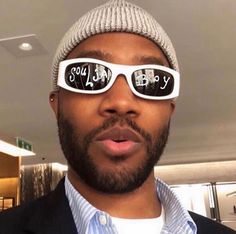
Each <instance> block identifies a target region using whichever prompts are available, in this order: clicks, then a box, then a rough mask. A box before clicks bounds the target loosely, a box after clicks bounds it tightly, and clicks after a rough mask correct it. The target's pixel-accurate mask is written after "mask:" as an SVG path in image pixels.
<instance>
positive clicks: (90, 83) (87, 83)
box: [85, 68, 93, 87]
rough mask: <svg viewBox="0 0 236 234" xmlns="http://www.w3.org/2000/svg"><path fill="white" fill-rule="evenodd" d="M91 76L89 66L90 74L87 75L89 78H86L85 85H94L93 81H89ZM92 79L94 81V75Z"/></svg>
mask: <svg viewBox="0 0 236 234" xmlns="http://www.w3.org/2000/svg"><path fill="white" fill-rule="evenodd" d="M89 78H90V69H89V68H88V75H87V80H86V84H85V86H88V85H90V87H93V82H91V81H89ZM92 81H93V77H92Z"/></svg>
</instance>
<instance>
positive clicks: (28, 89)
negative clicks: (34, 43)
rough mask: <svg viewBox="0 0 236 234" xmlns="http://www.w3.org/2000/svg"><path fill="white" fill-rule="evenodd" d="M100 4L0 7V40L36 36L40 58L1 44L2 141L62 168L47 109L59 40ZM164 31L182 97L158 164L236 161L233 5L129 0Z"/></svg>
mask: <svg viewBox="0 0 236 234" xmlns="http://www.w3.org/2000/svg"><path fill="white" fill-rule="evenodd" d="M104 2H105V1H103V0H86V1H82V0H67V1H65V0H57V1H56V0H42V1H29V0H21V1H18V0H8V1H1V2H0V28H1V30H0V39H5V38H9V37H15V36H24V35H29V34H35V35H36V38H37V40H38V41H39V43H40V44H41V45H42V47H43V48H44V49H43V52H42V53H36V54H35V55H31V56H25V57H19V56H15V55H13V54H12V53H10V52H9V51H8V50H6V49H5V48H4V47H3V46H1V44H0V74H1V78H0V116H1V117H0V139H1V138H3V137H6V136H7V137H11V138H14V137H22V138H24V139H26V140H28V141H30V142H32V143H33V147H34V151H35V153H36V156H34V157H28V158H25V159H23V164H32V163H42V162H62V163H65V160H64V158H63V155H62V153H61V150H60V147H59V142H58V137H57V128H56V121H55V118H54V115H53V113H52V111H51V110H50V108H49V105H48V93H49V92H50V89H51V82H50V66H51V62H52V58H53V55H54V52H55V50H56V47H57V45H58V42H59V40H60V38H61V37H62V36H63V34H64V33H65V31H66V30H67V29H68V27H69V26H70V25H71V24H72V23H73V22H75V21H76V19H77V18H78V17H79V16H81V15H82V14H83V13H85V12H86V11H87V10H89V9H91V8H93V7H95V6H98V5H100V4H101V3H104ZM132 2H133V3H135V4H138V5H140V6H142V7H143V8H145V9H146V10H147V11H149V12H150V13H151V14H152V15H153V16H154V17H156V19H157V20H158V22H159V23H160V24H161V25H162V26H163V27H164V28H165V29H166V31H167V32H168V34H169V36H170V37H171V38H172V40H173V43H174V45H175V48H176V51H177V56H178V59H179V63H180V68H181V94H180V97H179V98H178V101H177V108H176V112H175V116H174V118H173V121H172V125H171V135H170V139H169V142H168V146H167V149H166V151H165V153H164V155H163V157H162V159H161V162H160V163H161V164H175V163H192V162H205V161H218V160H220V161H222V160H234V159H236V105H235V100H236V75H235V74H236V73H235V72H236V63H235V55H236V43H235V42H236V27H235V16H236V15H235V12H236V1H235V0H224V1H223V0H207V1H206V0H198V1H189V0H178V1H177V0H176V1H173V0H145V1H142V0H133V1H132Z"/></svg>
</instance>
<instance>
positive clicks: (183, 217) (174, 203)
mask: <svg viewBox="0 0 236 234" xmlns="http://www.w3.org/2000/svg"><path fill="white" fill-rule="evenodd" d="M156 184H157V195H158V198H159V200H160V201H161V204H162V206H163V207H164V210H165V215H166V216H165V218H166V220H165V224H164V226H163V228H162V231H161V234H173V233H175V234H196V233H197V227H196V225H195V223H194V222H193V220H192V218H191V217H190V215H189V213H188V211H187V210H186V209H185V208H184V207H183V206H182V204H181V202H180V200H179V198H178V197H177V196H176V194H175V193H174V192H173V191H172V190H171V189H170V188H169V186H168V185H167V184H165V183H164V182H163V181H161V180H160V179H157V183H156ZM65 191H66V196H67V198H68V201H69V205H70V208H71V211H72V214H73V218H74V221H75V224H76V228H77V231H78V234H85V233H89V234H92V233H109V234H113V233H114V234H117V231H116V229H115V227H114V225H113V224H112V221H111V217H110V216H109V214H107V213H105V212H103V211H100V210H98V209H96V208H95V207H94V206H92V205H91V204H90V203H89V202H88V201H87V200H86V199H85V198H84V197H82V196H81V195H80V194H79V192H78V191H77V190H76V189H75V188H74V187H73V185H72V184H71V183H70V181H69V179H68V177H67V176H66V178H65ZM101 217H104V219H105V220H106V228H104V230H102V229H101V227H99V224H100V223H101Z"/></svg>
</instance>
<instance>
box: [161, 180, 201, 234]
mask: <svg viewBox="0 0 236 234" xmlns="http://www.w3.org/2000/svg"><path fill="white" fill-rule="evenodd" d="M157 194H158V197H159V199H160V201H161V204H162V205H163V207H164V210H165V214H166V220H165V221H166V223H165V226H164V228H163V229H165V230H168V231H169V233H189V234H190V233H191V234H193V233H197V226H196V224H195V223H194V221H193V219H192V218H191V216H190V215H189V213H188V211H187V210H186V209H185V208H184V206H183V205H182V203H181V201H180V200H179V197H178V196H177V195H176V194H175V193H174V191H173V190H172V189H171V188H170V187H169V186H168V185H167V184H166V183H164V182H163V181H162V180H160V179H157ZM166 233H168V232H166Z"/></svg>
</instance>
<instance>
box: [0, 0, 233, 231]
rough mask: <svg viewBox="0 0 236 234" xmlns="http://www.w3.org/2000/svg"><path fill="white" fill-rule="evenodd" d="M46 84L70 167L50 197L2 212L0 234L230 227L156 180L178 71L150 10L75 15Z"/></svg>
mask: <svg viewBox="0 0 236 234" xmlns="http://www.w3.org/2000/svg"><path fill="white" fill-rule="evenodd" d="M53 89H54V91H53V92H52V93H51V94H50V104H51V107H52V109H53V111H54V112H55V115H56V118H57V122H58V130H59V131H58V132H59V138H60V143H61V147H62V150H63V152H64V155H65V157H66V159H67V161H68V165H69V169H68V174H67V176H66V178H65V180H64V179H63V180H62V181H61V182H60V183H59V185H58V186H57V188H56V190H55V191H54V192H52V193H50V194H49V195H47V196H45V197H43V198H40V199H38V200H36V201H35V202H32V203H30V204H27V205H24V206H21V207H20V208H14V209H12V210H9V211H7V212H4V213H3V214H1V216H0V233H1V234H6V233H9V234H10V233H11V234H14V233H47V234H49V233H50V234H52V233H57V234H58V233H70V234H71V233H79V234H83V233H109V234H110V233H119V234H125V233H129V234H130V233H145V232H146V233H149V234H152V233H153V234H154V233H181V234H182V233H189V234H190V233H191V234H194V233H224V234H225V233H235V232H234V231H233V230H230V229H228V228H226V227H224V226H222V225H220V224H217V223H214V222H213V221H211V220H208V219H206V218H204V217H201V216H198V215H196V214H194V213H188V212H187V211H186V210H185V209H184V208H183V207H182V205H181V204H180V202H179V200H178V199H177V197H176V196H175V194H174V193H173V192H172V191H171V190H170V189H169V187H168V186H167V185H166V184H165V183H163V182H162V181H160V180H155V179H154V173H153V167H154V165H155V164H156V162H157V161H158V159H159V158H160V156H161V154H162V152H163V149H164V147H165V144H166V141H167V138H168V131H169V125H170V119H171V116H172V114H173V111H174V109H175V98H176V97H177V96H178V91H179V74H178V63H177V59H176V56H175V52H174V48H173V46H172V44H171V42H170V39H169V38H168V36H167V35H166V33H165V32H164V30H163V29H162V28H161V27H160V25H159V24H158V23H157V22H156V21H155V20H154V19H153V18H152V17H151V16H150V15H149V14H148V13H147V12H145V11H144V10H143V9H141V8H139V7H137V6H135V5H132V4H130V3H127V2H125V1H123V0H121V1H119V0H117V1H116V0H115V1H110V2H108V3H106V4H105V5H102V6H100V7H98V8H96V9H93V10H92V11H90V12H89V13H87V14H86V15H85V16H83V17H82V18H80V19H79V20H78V22H76V23H75V25H74V26H72V28H71V29H70V30H69V31H68V33H67V34H66V35H65V37H64V38H63V40H62V41H61V44H60V45H59V47H58V50H57V52H56V56H55V59H54V63H53ZM197 230H198V231H197Z"/></svg>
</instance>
